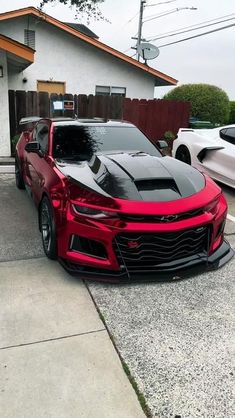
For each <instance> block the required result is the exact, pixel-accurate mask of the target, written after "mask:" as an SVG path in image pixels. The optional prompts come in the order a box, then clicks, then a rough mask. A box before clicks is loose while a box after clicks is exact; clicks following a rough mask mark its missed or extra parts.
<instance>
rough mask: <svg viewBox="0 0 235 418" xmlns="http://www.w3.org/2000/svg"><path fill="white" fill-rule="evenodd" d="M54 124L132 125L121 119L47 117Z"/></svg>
mask: <svg viewBox="0 0 235 418" xmlns="http://www.w3.org/2000/svg"><path fill="white" fill-rule="evenodd" d="M49 120H51V122H52V123H53V125H54V126H102V127H104V126H109V127H111V126H113V127H115V126H119V127H129V128H130V127H134V125H133V124H132V123H130V122H127V121H123V120H112V119H103V118H78V119H72V118H69V119H68V118H67V119H66V118H51V119H49Z"/></svg>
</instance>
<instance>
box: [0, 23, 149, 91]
mask: <svg viewBox="0 0 235 418" xmlns="http://www.w3.org/2000/svg"><path fill="white" fill-rule="evenodd" d="M29 22H30V23H29V24H28V18H26V17H21V18H16V19H12V20H8V21H5V22H0V32H1V33H3V34H4V35H6V36H9V37H11V38H13V39H16V40H17V41H19V42H21V43H24V29H31V30H35V32H36V47H35V49H36V53H35V63H34V64H32V65H31V66H30V67H29V68H27V69H26V70H25V71H24V72H23V73H19V74H18V75H15V74H11V73H9V89H13V90H16V89H23V90H37V80H51V81H63V82H66V93H73V94H75V93H76V94H95V86H96V85H102V86H115V87H125V88H126V97H130V98H145V99H152V98H153V97H154V78H153V77H152V76H150V75H148V74H146V73H144V71H142V70H139V69H137V68H134V67H133V66H132V65H130V64H127V63H125V62H123V61H122V60H119V59H117V58H114V57H113V56H111V55H110V54H107V53H105V52H102V51H100V50H99V49H98V48H95V47H93V46H90V45H88V44H87V43H85V42H83V41H81V40H79V39H78V38H75V37H74V36H72V35H69V34H66V33H65V32H64V31H62V30H60V29H57V28H55V27H53V26H52V25H49V24H47V23H45V22H43V21H41V20H35V19H34V18H30V20H29ZM24 77H26V78H27V80H28V81H27V83H23V82H22V79H23V78H24Z"/></svg>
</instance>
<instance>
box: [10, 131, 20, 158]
mask: <svg viewBox="0 0 235 418" xmlns="http://www.w3.org/2000/svg"><path fill="white" fill-rule="evenodd" d="M19 137H20V135H19V134H17V135H15V136H13V138H11V155H15V151H16V144H17V142H18V140H19Z"/></svg>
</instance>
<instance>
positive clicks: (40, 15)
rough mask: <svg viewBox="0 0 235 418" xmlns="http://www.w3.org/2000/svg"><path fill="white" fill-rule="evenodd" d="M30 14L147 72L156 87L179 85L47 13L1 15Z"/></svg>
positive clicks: (4, 16) (28, 10) (21, 13)
mask: <svg viewBox="0 0 235 418" xmlns="http://www.w3.org/2000/svg"><path fill="white" fill-rule="evenodd" d="M29 14H30V15H33V16H35V17H38V18H40V19H43V20H44V21H45V22H47V23H50V24H52V25H54V26H56V27H57V28H59V29H62V30H64V31H65V32H67V33H69V34H71V35H74V36H76V37H77V38H79V39H81V40H83V41H85V42H87V43H89V44H90V45H92V46H94V47H97V48H99V49H100V50H102V51H103V52H106V53H109V54H111V55H113V56H114V57H116V58H119V59H120V60H122V61H124V62H126V63H128V64H130V65H133V66H134V67H136V68H139V69H140V70H143V71H145V73H148V74H149V75H150V76H153V77H154V78H155V85H159V81H160V80H161V85H165V86H167V85H169V86H174V85H176V84H177V83H178V81H177V80H176V79H174V78H172V77H170V76H168V75H167V74H164V73H161V72H160V71H158V70H155V69H154V68H152V67H148V66H146V65H145V64H142V63H141V62H139V61H137V60H135V59H133V58H131V57H129V56H128V55H125V54H124V53H123V52H120V51H118V50H116V49H114V48H112V47H110V46H108V45H106V44H103V43H102V42H100V41H99V40H97V39H94V38H90V37H89V36H87V35H85V34H83V33H81V32H78V31H77V30H76V29H73V28H72V27H71V26H68V25H66V24H65V23H63V22H61V21H60V20H57V19H55V18H54V17H52V16H49V15H47V14H46V13H44V12H42V11H40V10H38V9H36V8H35V7H25V8H23V9H18V10H13V11H11V12H6V13H2V14H0V21H1V20H7V19H12V18H16V17H20V16H26V15H29ZM157 80H158V81H157ZM156 82H157V84H156Z"/></svg>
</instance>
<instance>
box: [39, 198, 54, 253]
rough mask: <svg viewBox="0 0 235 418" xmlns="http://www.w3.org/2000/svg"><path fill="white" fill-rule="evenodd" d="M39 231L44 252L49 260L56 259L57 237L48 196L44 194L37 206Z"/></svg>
mask: <svg viewBox="0 0 235 418" xmlns="http://www.w3.org/2000/svg"><path fill="white" fill-rule="evenodd" d="M39 222H40V231H41V234H42V245H43V249H44V252H45V254H46V256H47V257H48V258H50V259H51V260H56V259H57V239H56V228H55V220H54V216H53V210H52V207H51V204H50V201H49V199H48V197H46V196H44V197H43V199H42V201H41V204H40V208H39Z"/></svg>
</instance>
